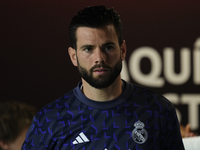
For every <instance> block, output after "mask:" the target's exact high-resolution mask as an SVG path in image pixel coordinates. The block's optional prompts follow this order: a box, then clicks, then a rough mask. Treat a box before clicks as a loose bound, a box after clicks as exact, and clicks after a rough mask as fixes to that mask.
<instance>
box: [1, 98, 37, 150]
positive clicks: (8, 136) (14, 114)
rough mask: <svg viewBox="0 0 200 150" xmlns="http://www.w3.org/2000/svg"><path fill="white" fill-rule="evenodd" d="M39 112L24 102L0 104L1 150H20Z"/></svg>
mask: <svg viewBox="0 0 200 150" xmlns="http://www.w3.org/2000/svg"><path fill="white" fill-rule="evenodd" d="M37 111H38V110H37V109H36V108H35V107H34V106H30V105H28V104H25V103H22V102H11V101H9V102H1V103H0V150H20V149H21V145H22V143H23V141H24V139H25V136H26V132H27V130H28V128H29V126H30V124H31V121H32V119H33V116H34V115H35V114H36V112H37Z"/></svg>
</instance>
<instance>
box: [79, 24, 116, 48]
mask: <svg viewBox="0 0 200 150" xmlns="http://www.w3.org/2000/svg"><path fill="white" fill-rule="evenodd" d="M76 38H77V44H80V43H82V42H102V41H115V40H117V41H118V37H117V33H116V31H115V28H114V26H113V25H106V26H103V27H101V28H90V27H78V29H77V32H76Z"/></svg>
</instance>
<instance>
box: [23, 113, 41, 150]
mask: <svg viewBox="0 0 200 150" xmlns="http://www.w3.org/2000/svg"><path fill="white" fill-rule="evenodd" d="M38 129H39V128H38V123H37V118H36V116H34V118H33V120H32V123H31V126H30V127H29V129H28V131H27V133H26V138H25V141H24V143H23V145H22V147H21V150H39V149H44V148H42V145H43V144H42V143H43V142H41V137H40V133H39V132H38Z"/></svg>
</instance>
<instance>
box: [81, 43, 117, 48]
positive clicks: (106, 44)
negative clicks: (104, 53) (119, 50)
mask: <svg viewBox="0 0 200 150" xmlns="http://www.w3.org/2000/svg"><path fill="white" fill-rule="evenodd" d="M108 45H116V44H115V43H114V42H107V43H104V44H103V45H102V46H101V47H105V46H108ZM88 47H94V45H90V44H85V45H83V46H81V47H80V49H84V48H88Z"/></svg>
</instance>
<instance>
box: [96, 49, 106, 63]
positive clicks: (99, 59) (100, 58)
mask: <svg viewBox="0 0 200 150" xmlns="http://www.w3.org/2000/svg"><path fill="white" fill-rule="evenodd" d="M105 62H106V54H105V53H104V52H103V51H102V50H101V48H97V49H96V50H95V63H96V64H98V63H99V64H100V63H105Z"/></svg>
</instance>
